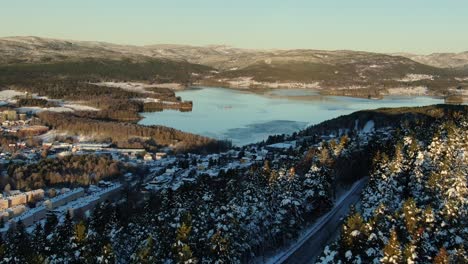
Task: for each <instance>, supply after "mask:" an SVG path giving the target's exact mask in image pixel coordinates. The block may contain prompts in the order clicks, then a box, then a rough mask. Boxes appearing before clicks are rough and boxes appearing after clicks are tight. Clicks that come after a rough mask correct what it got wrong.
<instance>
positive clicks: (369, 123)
mask: <svg viewBox="0 0 468 264" xmlns="http://www.w3.org/2000/svg"><path fill="white" fill-rule="evenodd" d="M374 127H375V123H374V120H369V121H367V123H366V125H364V128H363V129H362V131H361V133H363V134H369V133H371V132H372V131H374Z"/></svg>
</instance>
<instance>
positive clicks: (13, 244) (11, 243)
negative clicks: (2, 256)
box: [7, 220, 33, 263]
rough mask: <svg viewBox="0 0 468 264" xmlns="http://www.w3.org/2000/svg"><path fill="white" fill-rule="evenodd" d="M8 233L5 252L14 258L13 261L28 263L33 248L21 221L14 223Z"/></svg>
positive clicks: (31, 256)
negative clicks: (13, 226)
mask: <svg viewBox="0 0 468 264" xmlns="http://www.w3.org/2000/svg"><path fill="white" fill-rule="evenodd" d="M12 229H13V230H12V232H11V233H10V234H9V235H8V247H7V254H8V255H9V256H10V257H11V258H12V259H14V263H29V262H31V260H32V258H33V255H32V253H33V248H32V246H31V241H30V239H29V235H28V233H27V232H26V229H25V227H24V224H23V222H22V221H21V220H20V221H18V222H17V223H16V226H15V228H12Z"/></svg>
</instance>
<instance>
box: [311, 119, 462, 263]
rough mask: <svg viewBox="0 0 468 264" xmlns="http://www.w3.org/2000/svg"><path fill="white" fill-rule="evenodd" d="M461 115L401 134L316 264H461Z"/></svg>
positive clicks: (377, 159)
mask: <svg viewBox="0 0 468 264" xmlns="http://www.w3.org/2000/svg"><path fill="white" fill-rule="evenodd" d="M466 116H467V115H466V111H465V112H464V113H463V114H461V115H455V116H452V117H451V118H447V119H448V120H441V119H438V120H437V121H435V122H433V123H429V124H428V123H424V125H418V124H415V123H412V124H410V125H408V126H403V127H401V129H400V130H399V131H398V134H397V135H396V136H395V138H394V139H393V140H392V146H394V147H391V148H384V149H381V150H380V151H379V152H378V153H377V154H376V155H375V156H374V158H373V166H372V170H371V173H370V181H369V184H368V186H367V188H366V189H365V190H364V192H363V194H362V200H361V206H360V208H358V209H355V210H353V211H352V212H351V213H350V215H349V216H348V217H347V219H346V220H345V223H344V224H343V226H342V228H341V232H340V236H339V238H338V240H337V241H336V242H334V243H332V244H331V245H329V246H327V247H326V248H325V250H324V252H323V255H322V257H321V258H320V259H319V260H318V263H467V261H468V259H467V253H466V238H467V235H468V233H467V228H466V227H467V224H468V222H467V219H468V203H467V201H466V197H467V195H468V186H467V175H468V167H467V164H468V157H467V155H466V154H467V152H468V133H467V131H468V122H467V118H466ZM447 117H449V116H447Z"/></svg>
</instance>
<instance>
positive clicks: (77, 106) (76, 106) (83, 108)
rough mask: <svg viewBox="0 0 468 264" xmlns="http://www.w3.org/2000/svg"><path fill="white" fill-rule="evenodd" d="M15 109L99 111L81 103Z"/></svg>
mask: <svg viewBox="0 0 468 264" xmlns="http://www.w3.org/2000/svg"><path fill="white" fill-rule="evenodd" d="M16 110H17V111H18V112H20V113H26V112H31V113H40V112H43V111H50V112H59V113H63V112H74V111H99V109H97V108H94V107H91V106H86V105H81V104H73V103H65V104H63V105H62V106H59V107H38V106H29V107H18V108H16Z"/></svg>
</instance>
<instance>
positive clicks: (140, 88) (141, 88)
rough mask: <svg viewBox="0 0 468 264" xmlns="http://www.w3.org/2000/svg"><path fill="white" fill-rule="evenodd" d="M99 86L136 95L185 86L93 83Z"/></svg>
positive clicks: (175, 84)
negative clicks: (152, 90) (150, 89)
mask: <svg viewBox="0 0 468 264" xmlns="http://www.w3.org/2000/svg"><path fill="white" fill-rule="evenodd" d="M92 84H94V85H97V86H106V87H113V88H120V89H123V90H126V91H130V92H136V93H153V92H151V91H148V90H146V89H147V88H168V89H173V90H181V89H183V88H184V86H183V85H182V84H180V83H159V84H146V83H139V82H99V83H92Z"/></svg>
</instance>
